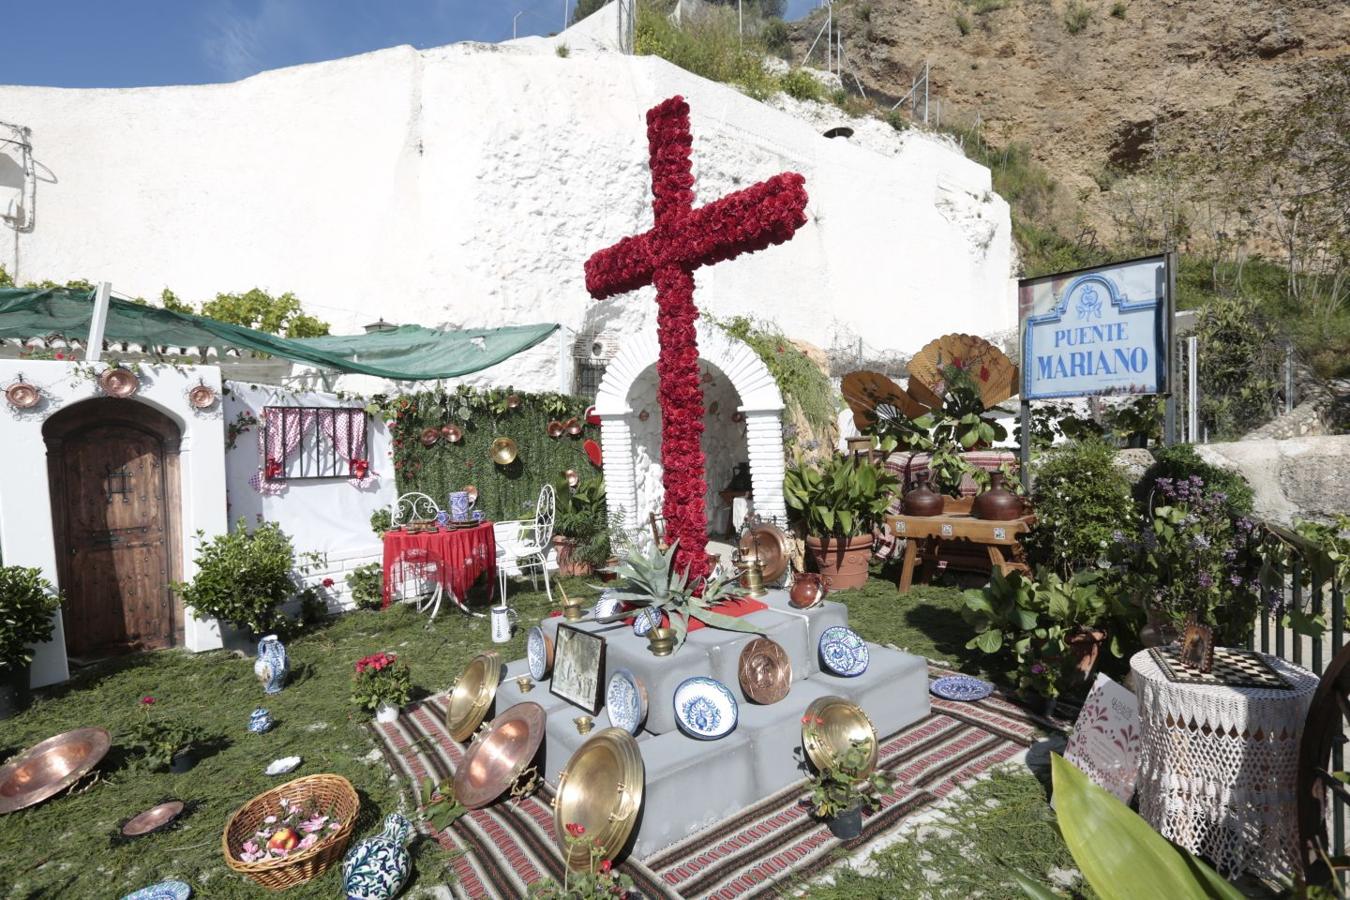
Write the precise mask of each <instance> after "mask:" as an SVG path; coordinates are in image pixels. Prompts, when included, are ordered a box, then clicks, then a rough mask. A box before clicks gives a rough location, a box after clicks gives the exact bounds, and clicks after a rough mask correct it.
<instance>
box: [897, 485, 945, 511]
mask: <svg viewBox="0 0 1350 900" xmlns="http://www.w3.org/2000/svg"><path fill="white" fill-rule="evenodd" d="M900 508H901V509H903V510H904V512H905V515H907V516H940V515H942V495H941V494H936V493H934V492H933V491H932V490H931V489H930V488H929V487H928V479H927V478H925V479H923V480H922V481H920V482H919V484H918V486H917V487H914V488H911V489H910V490H908V491H906V492H905V499H904V500H903V501H901V504H900Z"/></svg>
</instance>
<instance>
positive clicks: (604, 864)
mask: <svg viewBox="0 0 1350 900" xmlns="http://www.w3.org/2000/svg"><path fill="white" fill-rule="evenodd" d="M611 868H613V864H612V863H611V862H610V861H609V860H607V859H602V860H600V871H601V872H604V873H605V874H606V875H608V874H609V870H610V869H611Z"/></svg>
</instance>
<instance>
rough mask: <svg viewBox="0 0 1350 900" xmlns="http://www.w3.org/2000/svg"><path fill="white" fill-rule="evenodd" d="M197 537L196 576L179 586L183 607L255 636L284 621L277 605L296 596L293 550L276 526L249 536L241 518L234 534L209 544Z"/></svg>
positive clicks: (200, 535)
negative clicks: (242, 629)
mask: <svg viewBox="0 0 1350 900" xmlns="http://www.w3.org/2000/svg"><path fill="white" fill-rule="evenodd" d="M204 538H205V535H204V534H203V533H202V532H200V531H199V532H197V541H198V547H197V560H196V562H197V575H196V577H195V578H193V579H192V582H191V583H189V584H181V583H180V584H179V585H177V589H178V591H179V593H180V594H182V597H183V602H184V603H185V604H187V605H188V606H190V607H192V608H193V609H194V610H196V612H197V613H198V614H200V615H203V616H213V617H215V618H217V619H221V620H222V621H225V622H229V623H231V624H232V625H235V626H236V627H239V628H244V629H247V630H248V631H249V632H250V633H251V634H252V635H254V636H257V635H260V634H265V633H266V632H268V631H271V630H273V629H274V628H276V626H277V625H278V624H279V623H280V622H281V621H282V616H281V613H280V609H279V608H280V606H281V604H283V603H285V602H286V601H287V600H289V599H290V598H291V597H293V596H294V595H295V594H296V592H297V587H296V583H295V578H294V575H293V574H292V573H293V572H294V570H295V548H294V547H293V546H292V545H291V539H290V538H289V537H288V536H287V535H286V532H284V531H282V530H281V528H280V526H278V525H277V524H276V523H275V522H264V523H262V524H261V525H259V526H257V527H256V528H255V529H254V530H253V531H249V530H248V525H247V523H246V522H245V520H243V519H240V520H239V522H238V523H237V524H236V525H235V527H234V530H233V531H230V532H228V533H226V534H222V535H217V536H216V537H213V538H211V539H210V540H209V541H208V540H205V539H204Z"/></svg>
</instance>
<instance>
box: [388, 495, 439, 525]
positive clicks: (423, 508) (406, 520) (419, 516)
mask: <svg viewBox="0 0 1350 900" xmlns="http://www.w3.org/2000/svg"><path fill="white" fill-rule="evenodd" d="M440 512H441V508H440V507H439V506H437V505H436V501H435V500H432V499H431V498H430V497H428V496H427V495H426V494H419V493H418V492H417V491H411V492H409V493H407V494H404V495H403V496H401V497H399V498H398V499H397V500H395V501H394V505H393V508H392V509H390V511H389V517H390V519H392V520H393V523H394V527H395V528H398V527H399V526H401V525H407V524H410V523H420V522H434V521H435V520H436V516H438V515H439V514H440Z"/></svg>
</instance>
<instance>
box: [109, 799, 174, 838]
mask: <svg viewBox="0 0 1350 900" xmlns="http://www.w3.org/2000/svg"><path fill="white" fill-rule="evenodd" d="M182 814H183V801H182V800H169V801H167V802H165V803H160V804H158V805H157V806H152V807H150V808H149V809H147V810H146V811H145V812H143V813H140V814H138V815H135V816H132V817H131V818H130V819H128V820H127V823H126V824H125V825H123V826H122V834H123V835H124V836H126V837H140V836H142V835H146V834H150V833H151V832H154V831H159V830H160V829H161V828H167V827H168V826H169V825H171V824H173V821H174V819H177V818H178V817H179V816H180V815H182Z"/></svg>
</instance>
